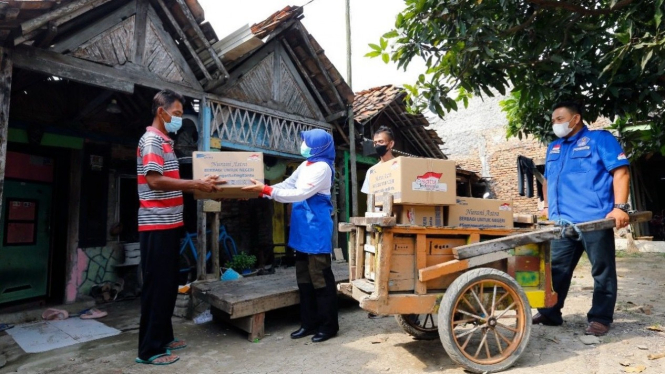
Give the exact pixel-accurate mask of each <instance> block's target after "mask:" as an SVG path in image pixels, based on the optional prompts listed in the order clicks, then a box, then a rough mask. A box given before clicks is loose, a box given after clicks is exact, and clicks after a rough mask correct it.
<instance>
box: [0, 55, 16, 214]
mask: <svg viewBox="0 0 665 374" xmlns="http://www.w3.org/2000/svg"><path fill="white" fill-rule="evenodd" d="M12 70H13V65H12V51H11V49H7V48H4V47H0V212H1V211H2V208H3V207H2V200H3V199H2V194H3V192H4V187H5V166H6V162H7V131H8V129H9V99H10V97H11V93H12Z"/></svg>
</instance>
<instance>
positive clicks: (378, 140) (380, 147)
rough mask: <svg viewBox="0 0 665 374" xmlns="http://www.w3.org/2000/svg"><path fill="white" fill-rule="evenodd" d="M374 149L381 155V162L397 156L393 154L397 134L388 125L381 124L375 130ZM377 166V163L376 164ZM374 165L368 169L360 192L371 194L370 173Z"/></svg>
mask: <svg viewBox="0 0 665 374" xmlns="http://www.w3.org/2000/svg"><path fill="white" fill-rule="evenodd" d="M373 140H374V150H375V151H376V154H377V155H378V156H379V163H382V162H386V161H389V160H392V159H393V158H395V156H394V155H393V147H395V136H394V135H393V130H391V129H390V127H387V126H381V127H379V129H378V130H376V131H375V132H374V139H373ZM375 166H376V165H375ZM373 167H374V166H372V167H371V168H369V170H367V175H366V176H365V181H364V182H363V186H362V187H361V188H360V192H362V193H364V194H369V174H370V172H371V170H372V168H373Z"/></svg>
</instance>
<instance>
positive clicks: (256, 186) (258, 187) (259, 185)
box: [242, 179, 265, 193]
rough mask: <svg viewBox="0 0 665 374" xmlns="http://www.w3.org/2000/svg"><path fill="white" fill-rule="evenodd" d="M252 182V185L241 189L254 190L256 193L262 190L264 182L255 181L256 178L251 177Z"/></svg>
mask: <svg viewBox="0 0 665 374" xmlns="http://www.w3.org/2000/svg"><path fill="white" fill-rule="evenodd" d="M252 183H254V185H253V186H247V187H243V188H242V190H243V191H252V192H256V193H261V192H263V188H264V187H265V184H263V183H261V182H259V181H257V180H256V179H252Z"/></svg>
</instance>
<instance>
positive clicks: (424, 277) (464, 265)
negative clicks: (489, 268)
mask: <svg viewBox="0 0 665 374" xmlns="http://www.w3.org/2000/svg"><path fill="white" fill-rule="evenodd" d="M508 257H510V254H508V253H507V252H495V253H488V254H484V255H479V256H476V257H473V258H469V259H466V260H451V261H447V262H444V263H442V264H438V265H434V266H428V267H426V268H424V269H420V270H419V274H418V279H420V281H421V282H426V281H429V280H432V279H436V278H438V277H441V276H444V275H449V274H453V273H456V272H459V271H465V270H467V269H471V268H474V267H477V266H482V265H487V264H490V263H492V262H495V261H499V260H503V259H505V258H508Z"/></svg>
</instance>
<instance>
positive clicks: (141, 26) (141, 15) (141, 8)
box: [132, 0, 150, 65]
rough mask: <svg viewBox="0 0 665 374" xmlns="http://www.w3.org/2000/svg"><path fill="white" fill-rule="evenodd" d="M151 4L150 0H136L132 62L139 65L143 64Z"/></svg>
mask: <svg viewBox="0 0 665 374" xmlns="http://www.w3.org/2000/svg"><path fill="white" fill-rule="evenodd" d="M149 5H150V4H149V0H136V17H135V19H134V48H133V51H134V55H133V56H132V62H133V63H135V64H137V65H143V53H144V52H145V42H146V31H147V27H148V6H149Z"/></svg>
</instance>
